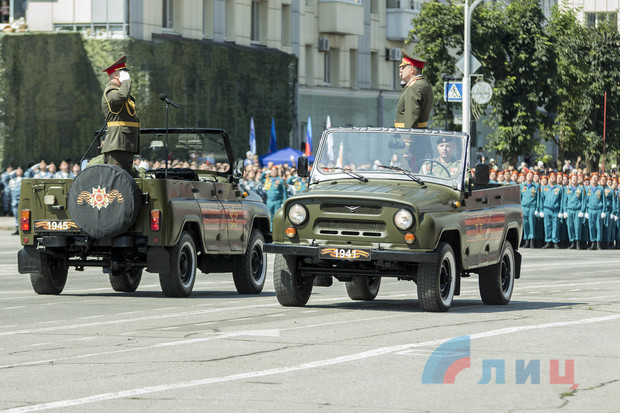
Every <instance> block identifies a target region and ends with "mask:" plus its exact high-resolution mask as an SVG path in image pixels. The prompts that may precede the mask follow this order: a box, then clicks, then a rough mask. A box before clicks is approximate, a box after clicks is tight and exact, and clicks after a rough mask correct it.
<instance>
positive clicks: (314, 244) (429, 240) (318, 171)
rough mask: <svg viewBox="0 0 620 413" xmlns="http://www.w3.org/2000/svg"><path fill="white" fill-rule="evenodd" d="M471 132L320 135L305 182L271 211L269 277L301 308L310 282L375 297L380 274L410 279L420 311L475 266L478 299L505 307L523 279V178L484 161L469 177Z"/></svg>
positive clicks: (303, 165) (435, 306)
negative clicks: (506, 178) (497, 175)
mask: <svg viewBox="0 0 620 413" xmlns="http://www.w3.org/2000/svg"><path fill="white" fill-rule="evenodd" d="M468 153H469V137H468V135H466V134H463V133H457V132H441V131H431V130H425V131H422V130H409V129H370V128H364V129H360V128H339V129H328V130H326V131H325V132H324V133H323V138H322V140H321V143H320V146H319V149H318V152H317V154H316V157H315V161H314V165H313V166H312V172H311V173H309V174H308V170H307V168H308V166H307V159H306V158H305V157H303V156H302V157H300V159H299V168H298V169H299V173H300V175H309V183H308V189H307V190H306V191H304V192H301V193H299V194H297V195H295V196H293V197H291V198H289V199H288V200H287V201H286V202H285V203H284V205H283V207H282V208H281V209H280V210H279V211H278V212H277V213H276V215H275V216H274V218H273V243H272V244H266V245H265V251H267V252H274V253H276V254H277V256H276V258H275V263H274V275H273V277H274V286H275V291H276V296H277V298H278V301H279V302H280V303H281V304H282V305H285V306H303V305H305V304H306V302H307V301H308V299H309V297H310V294H311V292H312V288H313V286H330V285H331V284H332V282H333V279H334V278H335V279H337V280H338V281H343V282H345V283H346V288H347V293H348V295H349V297H350V298H351V299H353V300H373V299H374V298H375V297H376V295H377V293H378V292H379V286H380V283H381V278H382V277H394V278H397V279H400V280H408V281H414V282H415V283H416V284H417V293H418V301H419V303H420V306H421V307H422V309H424V310H425V311H447V310H448V309H449V308H450V306H451V304H452V301H453V298H454V296H455V295H459V293H460V286H461V277H467V276H469V275H470V274H471V273H476V274H478V279H479V282H478V284H479V288H480V295H481V297H482V301H483V302H484V303H485V304H507V303H508V302H509V301H510V298H511V296H512V291H513V286H514V280H515V278H519V274H520V267H521V256H520V254H519V253H518V252H517V249H518V248H519V243H520V241H521V235H522V229H523V222H522V221H523V216H522V211H521V206H520V202H519V187H518V186H517V185H512V186H499V185H492V184H489V169H488V166H485V165H478V166H477V168H476V171H477V172H476V182H474V181H473V179H468V178H467V171H468V165H467V161H468V156H467V155H468Z"/></svg>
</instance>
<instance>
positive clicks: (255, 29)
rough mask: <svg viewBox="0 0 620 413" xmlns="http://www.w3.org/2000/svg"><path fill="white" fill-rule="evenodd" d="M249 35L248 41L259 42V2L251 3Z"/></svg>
mask: <svg viewBox="0 0 620 413" xmlns="http://www.w3.org/2000/svg"><path fill="white" fill-rule="evenodd" d="M251 20H252V21H251V27H250V30H251V33H250V40H252V41H253V42H260V2H259V1H252V16H251Z"/></svg>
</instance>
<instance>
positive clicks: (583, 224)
mask: <svg viewBox="0 0 620 413" xmlns="http://www.w3.org/2000/svg"><path fill="white" fill-rule="evenodd" d="M612 167H615V165H612ZM612 169H615V168H612ZM493 178H495V180H494V179H493ZM513 178H514V174H513V173H511V178H509V179H510V180H509V181H508V182H502V183H513V184H519V186H520V193H521V207H522V208H523V243H522V246H524V247H526V248H540V247H543V248H571V249H585V248H588V249H612V248H615V249H620V220H619V218H618V217H619V216H620V190H618V177H617V174H616V173H615V170H614V172H613V173H612V174H609V176H608V174H604V173H601V174H598V173H593V174H586V175H584V174H582V173H580V172H578V171H573V172H572V173H571V172H569V173H562V172H559V173H554V172H551V173H549V174H547V175H544V174H543V175H541V174H538V173H537V172H535V171H531V170H530V171H525V172H523V173H521V174H519V175H518V176H517V178H516V180H513ZM491 179H492V181H493V182H498V181H497V180H496V179H497V173H495V174H494V173H493V172H492V173H491Z"/></svg>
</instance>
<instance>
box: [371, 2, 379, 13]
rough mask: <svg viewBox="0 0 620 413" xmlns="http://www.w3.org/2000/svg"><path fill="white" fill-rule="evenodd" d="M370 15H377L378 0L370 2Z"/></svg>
mask: <svg viewBox="0 0 620 413" xmlns="http://www.w3.org/2000/svg"><path fill="white" fill-rule="evenodd" d="M370 13H371V14H379V0H370Z"/></svg>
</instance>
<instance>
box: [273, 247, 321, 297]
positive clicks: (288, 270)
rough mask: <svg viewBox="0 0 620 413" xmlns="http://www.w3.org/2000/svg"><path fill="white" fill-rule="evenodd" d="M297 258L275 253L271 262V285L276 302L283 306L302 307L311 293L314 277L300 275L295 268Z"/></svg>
mask: <svg viewBox="0 0 620 413" xmlns="http://www.w3.org/2000/svg"><path fill="white" fill-rule="evenodd" d="M298 260H299V258H298V257H297V256H294V255H291V256H288V255H280V254H277V255H276V258H275V260H274V262H273V287H274V288H275V290H276V298H277V299H278V302H279V303H280V304H281V305H283V306H285V307H303V306H304V305H306V303H307V302H308V299H309V298H310V294H312V282H313V281H314V279H313V278H314V277H302V276H301V274H299V269H298V268H297V262H298Z"/></svg>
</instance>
